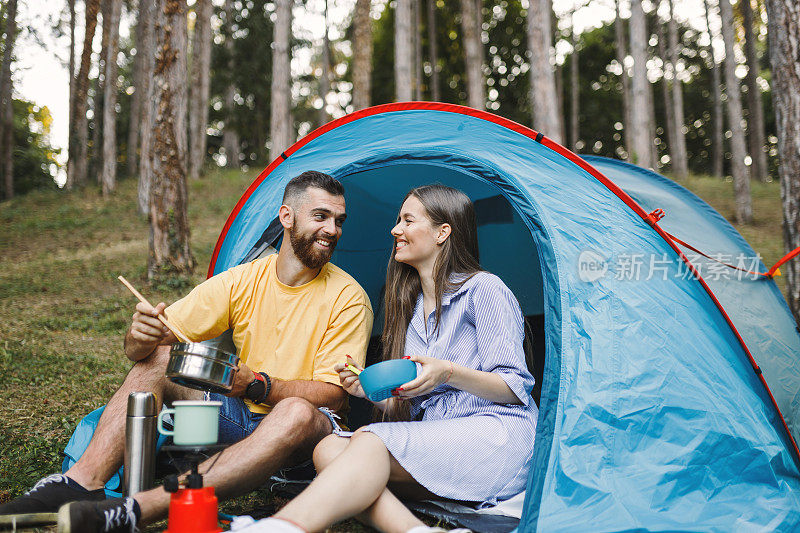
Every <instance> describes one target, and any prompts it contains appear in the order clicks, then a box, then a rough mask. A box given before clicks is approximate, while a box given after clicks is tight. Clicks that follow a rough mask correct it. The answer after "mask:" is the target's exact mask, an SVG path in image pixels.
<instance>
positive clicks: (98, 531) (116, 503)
mask: <svg viewBox="0 0 800 533" xmlns="http://www.w3.org/2000/svg"><path fill="white" fill-rule="evenodd" d="M138 521H139V509H138V505H136V502H135V501H134V499H133V498H111V499H109V500H105V501H102V502H91V501H87V502H72V503H68V504H66V505H64V506H62V507H61V509H59V510H58V533H133V532H135V531H137V529H136V523H137V522H138Z"/></svg>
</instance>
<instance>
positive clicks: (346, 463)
mask: <svg viewBox="0 0 800 533" xmlns="http://www.w3.org/2000/svg"><path fill="white" fill-rule="evenodd" d="M389 458H390V455H389V451H388V450H387V449H386V446H384V445H383V441H382V440H381V439H380V438H378V437H377V436H376V435H373V434H371V433H366V432H357V433H356V434H355V435H354V436H353V437H352V438H351V439H350V443H349V444H348V445H347V447H346V448H345V449H344V451H342V452H341V453H340V454H339V455H338V456H337V457H336V460H334V461H332V462H331V463H330V464H329V465H328V466H327V467H326V468H325V469H324V470H323V471H322V472H320V473H319V474H318V475H317V477H316V479H314V481H313V482H312V483H311V484H310V485H309V486H308V487H307V488H306V490H304V491H303V492H301V493H300V494H299V495H298V496H297V497H296V498H295V499H293V500H292V501H290V502H289V503H288V504H287V505H286V506H285V507H284V508H283V509H281V510H280V511H279V512H278V513H277V514H275V518H285V519H287V520H289V521H291V522H294V523H296V524H299V525H300V526H301V527H303V528H304V529H307V530H309V531H322V530H324V529H325V528H326V527H328V526H330V525H331V524H334V523H336V522H339V521H340V520H343V519H345V518H349V517H351V516H354V515H356V514H358V513H360V512H361V511H363V510H364V509H366V508H367V507H369V506H370V505H372V504H373V503H374V502H375V500H376V499H378V496H380V495H381V492H383V490H384V489H385V488H386V483H388V481H389V472H390V461H389Z"/></svg>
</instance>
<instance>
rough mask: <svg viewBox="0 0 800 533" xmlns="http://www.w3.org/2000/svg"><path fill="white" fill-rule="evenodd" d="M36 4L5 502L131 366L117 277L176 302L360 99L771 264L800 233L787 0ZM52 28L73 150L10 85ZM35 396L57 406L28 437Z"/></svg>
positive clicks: (22, 129)
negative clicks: (237, 220)
mask: <svg viewBox="0 0 800 533" xmlns="http://www.w3.org/2000/svg"><path fill="white" fill-rule="evenodd" d="M34 1H35V0H2V3H0V185H1V187H0V193H2V198H3V200H2V201H0V223H2V227H3V231H2V234H0V254H1V255H2V257H3V259H2V265H1V266H0V300H1V301H2V302H3V305H2V307H3V309H4V310H3V311H2V313H0V368H1V369H2V372H0V373H1V374H2V375H3V378H2V384H3V386H2V387H0V500H2V499H4V498H5V497H9V496H11V495H14V494H18V493H19V492H20V491H22V490H23V489H24V488H25V487H27V486H29V485H30V483H31V482H32V481H35V479H37V478H38V477H41V476H43V475H46V474H48V473H50V472H51V471H53V470H54V469H55V468H56V467H57V463H58V460H59V459H58V452H59V451H60V450H61V449H63V445H64V443H65V438H66V435H68V433H69V432H70V431H71V429H72V428H73V427H74V425H75V422H76V421H77V420H78V419H79V418H80V417H81V416H83V415H85V414H86V413H87V412H88V411H90V410H91V409H92V408H94V407H96V406H97V405H100V404H101V403H102V401H103V400H104V399H106V398H107V397H108V395H109V394H110V393H111V392H113V390H114V386H115V384H117V383H119V381H120V379H121V376H122V375H123V374H124V371H125V362H124V361H122V360H120V359H121V358H120V354H119V346H118V343H119V340H120V339H121V336H122V334H123V332H124V330H125V328H126V326H127V323H128V321H129V315H130V309H131V308H132V302H130V301H129V299H128V296H127V295H126V294H125V293H124V292H123V291H124V289H122V288H121V286H120V287H117V286H116V285H118V284H117V283H116V282H115V281H113V280H114V277H115V276H116V275H117V274H119V273H122V274H124V275H126V277H128V278H129V279H131V280H132V281H135V282H136V283H137V284H145V283H146V282H148V281H149V282H150V285H149V286H148V287H147V288H146V291H147V292H148V293H149V294H157V295H159V297H161V298H162V299H165V300H169V299H170V298H172V299H174V298H177V297H179V296H180V295H181V294H183V293H184V292H185V291H186V290H187V289H188V288H189V287H191V286H192V285H193V284H194V283H197V282H199V281H200V280H201V279H202V277H203V276H202V274H201V273H202V272H203V271H204V270H205V266H206V264H207V262H208V259H209V257H210V250H211V247H212V246H213V242H214V239H215V237H216V234H217V233H218V231H219V229H220V228H221V225H222V223H223V221H224V218H225V216H226V215H227V214H228V213H229V212H230V209H231V208H232V206H233V204H234V203H235V201H236V199H237V198H238V196H239V195H240V194H241V192H242V191H243V190H244V189H245V188H246V186H247V184H248V183H249V182H250V181H251V180H252V179H253V178H254V175H255V173H256V172H257V171H258V170H260V169H261V168H263V167H265V166H266V165H267V164H268V163H269V162H270V161H271V160H272V159H273V158H274V157H275V155H276V154H278V153H280V152H281V151H282V150H283V149H285V148H286V147H288V146H289V144H291V143H292V142H293V141H294V140H296V139H297V138H299V137H302V136H303V135H305V134H306V133H308V132H310V131H311V130H312V129H314V128H316V127H318V126H320V125H322V124H324V123H326V122H328V121H329V120H331V119H332V118H337V117H340V116H343V115H344V114H346V113H350V112H352V111H354V110H356V109H361V108H364V107H367V106H369V105H376V104H381V103H388V102H394V101H406V100H435V101H443V102H449V103H456V104H462V105H469V106H472V107H477V108H481V109H485V110H487V111H490V112H492V113H496V114H499V115H501V116H504V117H506V118H509V119H511V120H514V121H517V122H519V123H521V124H525V125H529V126H532V127H533V128H534V129H536V130H538V131H542V132H543V133H544V134H545V135H547V136H548V137H551V138H552V139H554V140H556V141H558V142H561V143H562V144H564V145H565V146H567V147H568V148H570V149H571V150H573V151H575V152H576V153H586V154H597V155H604V156H608V157H615V158H618V159H625V160H628V161H631V162H634V163H636V164H639V165H641V166H645V167H650V168H654V169H655V170H657V171H659V172H661V173H664V174H666V175H668V176H669V177H672V178H673V179H675V180H676V181H679V182H680V183H682V184H683V185H685V186H687V187H689V188H691V189H692V190H694V191H695V192H697V193H698V194H699V195H700V196H701V197H703V198H704V199H706V200H707V201H709V203H711V204H712V205H714V207H716V208H717V209H718V210H720V212H721V213H722V214H723V215H724V216H725V217H726V218H728V219H730V220H731V221H732V222H734V223H735V224H736V227H737V229H738V230H739V231H740V232H742V234H743V235H744V236H745V237H746V238H747V239H748V241H749V242H750V243H751V244H752V245H753V247H754V248H755V249H756V250H757V251H760V252H762V253H763V254H764V256H765V258H766V259H767V263H771V262H773V261H775V260H777V259H778V258H780V256H781V255H783V253H784V252H785V251H788V250H791V249H793V248H795V247H797V246H800V242H797V241H798V231H797V225H798V223H799V221H800V217H798V212H797V211H798V209H797V204H798V202H800V194H798V192H797V186H798V185H797V182H798V181H800V153H798V151H799V150H800V149H798V148H797V147H796V146H795V147H794V148H792V146H793V145H800V143H798V142H797V141H798V139H800V130H798V128H800V102H798V97H796V96H793V97H792V98H794V101H791V98H790V95H798V94H800V78H799V77H798V74H797V72H798V71H800V69H798V65H797V60H796V59H793V58H797V57H800V53H798V52H799V51H797V50H795V51H794V52H792V50H793V49H791V48H787V47H786V45H785V43H786V41H787V40H786V39H785V35H788V36H789V37H791V38H794V39H795V41H794V42H795V46H796V42H797V37H798V35H800V30H799V29H798V24H800V23H799V22H798V20H797V17H795V19H793V20H792V19H789V20H787V18H786V17H785V13H788V12H791V10H792V9H794V10H795V13H797V11H796V10H797V7H798V6H797V2H796V1H794V0H785V1H779V0H737V1H736V2H735V3H731V2H730V0H692V1H688V0H681V1H677V0H676V1H675V3H674V5H673V3H672V1H670V0H653V1H641V0H630V1H629V0H624V1H623V0H617V1H616V2H615V1H614V0H594V1H592V2H585V1H581V0H574V1H572V0H565V1H556V2H555V3H553V2H551V1H550V0H530V1H524V0H501V1H489V0H393V1H391V2H390V1H372V2H370V1H367V0H327V1H325V0H307V1H301V0H295V1H291V0H275V1H266V0H214V1H211V0H194V1H191V0H190V1H185V0H153V1H150V2H147V1H145V0H139V1H137V0H65V1H64V2H63V4H59V6H60V7H61V8H62V9H61V10H60V11H59V12H54V13H52V14H51V15H52V17H51V19H50V23H49V27H47V28H45V29H42V27H41V25H38V24H37V25H33V24H31V23H30V21H26V20H24V17H19V16H18V15H19V13H21V12H24V8H25V7H26V3H27V2H34ZM596 13H601V14H602V16H595V15H594V14H596ZM311 16H313V17H316V19H317V20H322V21H324V22H323V23H322V24H324V31H323V32H322V33H323V34H324V36H323V37H321V38H318V37H317V36H316V35H317V33H314V32H310V31H308V29H307V27H304V25H303V24H302V21H303V20H304V19H305V18H308V17H311ZM587 17H588V18H592V17H594V18H595V19H596V20H592V21H591V23H590V24H587V23H585V22H581V21H585V20H586V19H587ZM298 21H300V22H298ZM34 26H36V27H34ZM168 26H170V27H174V28H176V29H177V30H176V31H174V32H167V31H165V28H166V27H168ZM120 27H122V28H128V29H129V31H128V32H122V34H123V35H124V37H120V33H121V32H120ZM43 32H46V33H47V35H45V34H44V33H43ZM50 37H55V38H57V39H58V40H59V41H58V42H63V41H64V40H66V41H67V42H69V43H70V46H69V49H68V50H58V51H57V52H58V55H59V56H60V57H63V58H65V59H64V62H65V64H66V68H67V69H68V71H69V72H70V73H71V76H70V80H71V82H70V84H69V87H66V86H65V87H58V86H54V87H53V88H52V90H53V91H68V92H69V96H70V97H69V101H70V106H69V107H70V116H69V127H68V130H69V139H68V144H69V147H68V149H59V148H54V146H53V141H52V134H51V132H52V128H53V117H52V115H51V114H50V111H49V110H48V108H47V107H45V106H43V105H41V102H35V101H31V100H32V99H31V98H29V97H27V96H26V94H25V93H24V91H22V90H21V87H22V86H21V85H20V84H19V83H18V81H19V79H20V77H21V76H22V72H21V71H20V64H21V63H22V62H21V59H23V58H24V56H25V55H26V54H27V53H29V49H26V47H27V46H42V47H46V46H47V44H46V43H48V42H51V41H52V39H50ZM789 41H791V39H789ZM20 42H24V43H27V44H26V45H25V46H26V47H20V46H16V47H15V44H18V43H20ZM30 43H34V44H33V45H31V44H30ZM36 43H40V44H36ZM531 43H537V45H535V46H532V45H531ZM776 43H777V44H776ZM165 47H166V48H165ZM159 50H161V52H160V53H159V52H158V51H159ZM165 50H166V51H170V52H174V53H164V51H165ZM53 52H56V51H53ZM793 53H794V55H792V54H793ZM170 58H172V60H170ZM787 58H788V59H787ZM776 65H777V68H776ZM792 71H794V72H795V74H794V78H791V72H792ZM786 72H790V75H789V76H788V77H787V75H786ZM778 74H780V75H778ZM781 76H783V78H781ZM787 79H788V80H789V82H788V83H787V82H786V80H787ZM782 80H783V81H782ZM791 83H795V85H794V87H796V90H794V91H790V90H786V89H785V88H786V87H790V86H791ZM170 95H172V96H173V98H171V99H170V98H168V97H169V96H170ZM165 106H166V107H165ZM170 106H172V107H170ZM792 106H793V107H792ZM791 117H797V118H798V120H791ZM792 128H794V129H792ZM159 132H160V133H159ZM637 132H638V133H637ZM167 133H170V134H171V135H167ZM169 138H172V139H175V143H176V144H173V145H170V144H169V142H168V140H167V139H169ZM792 150H794V151H793V152H792ZM173 152H174V154H175V157H171V158H170V157H162V156H164V155H165V154H170V153H173ZM165 161H166V164H165V163H164V162H165ZM792 180H794V181H792ZM779 182H780V184H779ZM170 212H171V213H177V216H174V217H171V218H170V217H165V216H164V215H165V214H166V213H170ZM170 224H175V225H174V226H170ZM781 226H783V231H781ZM190 227H191V228H192V232H191V238H192V241H191V246H190V240H189V235H190V232H189V228H190ZM170 234H171V235H178V237H179V238H178V239H173V240H170V239H164V238H159V236H164V235H170ZM159 246H160V248H159ZM196 266H199V267H198V268H196ZM768 266H769V265H768ZM784 270H785V271H786V273H787V274H788V276H786V278H788V281H789V283H788V284H787V283H785V282H784V280H785V279H786V278H778V282H779V284H781V287H782V289H784V290H785V292H786V295H787V299H788V301H789V303H790V305H791V306H792V309H793V311H794V312H795V314H796V316H797V313H798V302H800V287H798V283H797V279H798V277H800V275H798V270H797V267H796V265H795V266H792V265H787V267H786V268H785V269H784ZM98 295H102V296H98ZM65 353H69V354H70V357H69V358H67V359H66V360H65V358H64V357H63V354H65ZM98 375H100V376H101V378H100V379H99V380H97V379H96V376H98ZM92 379H95V381H94V384H93V386H92V387H91V390H89V391H87V390H86V389H87V388H86V383H87V380H92ZM43 387H46V388H48V390H50V389H52V388H55V389H56V390H58V391H59V392H58V394H57V395H56V396H54V397H53V398H52V400H50V399H48V400H47V402H50V403H49V405H48V406H46V407H45V406H44V405H42V408H43V409H46V410H51V411H52V413H51V414H52V415H53V416H52V417H49V418H48V419H46V420H41V421H39V423H38V424H35V425H33V429H31V416H27V415H26V413H27V411H26V407H27V406H29V405H32V404H36V403H38V402H40V401H41V400H40V399H39V396H38V393H37V391H39V390H41V388H43Z"/></svg>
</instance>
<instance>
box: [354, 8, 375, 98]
mask: <svg viewBox="0 0 800 533" xmlns="http://www.w3.org/2000/svg"><path fill="white" fill-rule="evenodd" d="M369 9H370V0H356V7H355V11H354V13H353V26H354V28H355V35H354V36H353V110H354V111H358V110H359V109H364V108H365V107H369V105H370V100H371V98H370V96H371V92H372V18H371V17H370V15H369Z"/></svg>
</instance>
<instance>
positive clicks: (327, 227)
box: [0, 171, 373, 532]
mask: <svg viewBox="0 0 800 533" xmlns="http://www.w3.org/2000/svg"><path fill="white" fill-rule="evenodd" d="M282 203H283V205H281V207H280V209H279V211H278V218H279V220H280V222H281V224H282V225H283V228H284V232H283V244H282V246H281V248H280V251H279V252H278V253H277V254H273V255H270V256H267V257H264V258H261V259H257V260H255V261H253V262H251V263H247V264H244V265H239V266H237V267H234V268H232V269H230V270H228V271H226V272H223V273H221V274H218V275H216V276H214V277H212V278H210V279H208V280H206V281H205V282H203V283H202V284H200V285H198V286H197V287H195V288H194V290H192V291H191V292H190V293H189V294H188V295H187V296H186V297H184V298H183V299H181V300H179V301H177V302H175V303H174V304H172V305H171V306H169V307H166V305H165V304H164V303H159V304H158V305H157V306H156V307H155V308H153V307H150V306H147V305H145V304H142V303H140V304H138V305H137V306H136V313H134V315H133V320H132V323H131V327H130V329H129V330H128V333H127V335H126V337H125V354H126V355H127V357H128V358H129V359H131V360H132V361H134V362H135V363H134V365H133V367H132V368H131V370H130V372H129V373H128V375H127V377H126V378H125V382H124V383H123V384H122V386H121V387H120V388H119V390H117V392H116V393H115V394H114V396H113V397H112V398H111V400H110V401H109V403H108V405H107V406H106V409H105V411H104V412H103V415H102V417H101V418H100V421H99V424H98V426H97V429H96V431H95V433H94V436H93V438H92V441H91V443H90V444H89V447H88V448H87V449H86V451H85V453H84V454H83V456H82V457H81V458H80V460H78V462H77V463H76V464H75V465H74V466H73V467H72V468H70V469H69V470H68V471H67V472H65V473H64V474H63V475H61V474H54V475H52V476H49V477H47V478H44V479H43V480H41V481H39V483H37V484H36V485H35V486H34V488H33V489H32V490H31V491H29V492H28V493H26V495H25V496H22V497H20V498H17V499H16V500H14V501H12V502H9V503H7V504H5V505H3V506H0V514H5V515H8V514H20V513H40V512H55V511H57V510H58V511H59V531H69V532H94V531H133V530H134V529H135V528H136V525H137V524H140V525H141V524H143V523H149V522H153V521H156V520H158V519H161V518H162V517H164V516H165V515H166V513H167V510H168V507H169V498H170V495H169V493H167V492H165V491H164V489H163V488H161V487H158V488H155V489H152V490H149V491H146V492H140V493H138V494H136V495H134V497H133V498H118V499H109V500H105V499H104V497H105V496H104V492H103V486H104V484H105V483H106V481H107V480H108V479H109V478H110V477H111V476H112V475H113V473H114V472H116V471H117V469H119V467H120V464H121V463H122V459H123V451H124V450H123V447H124V442H125V417H126V404H127V398H128V395H129V394H130V393H131V392H134V391H152V392H153V393H155V395H156V398H158V399H159V400H162V399H163V400H164V401H166V402H168V403H171V402H173V401H175V400H203V399H210V400H219V401H222V408H221V411H220V427H219V430H220V431H219V434H220V442H221V443H233V444H231V445H230V446H229V447H228V448H227V449H225V450H224V451H223V452H221V453H220V454H219V456H214V457H211V458H210V459H209V460H208V461H207V462H205V463H204V464H202V465H201V466H200V472H203V473H204V484H205V485H207V486H213V487H215V490H216V493H217V495H218V496H219V497H220V498H229V497H232V496H235V495H238V494H242V493H245V492H247V491H250V490H252V489H254V488H256V487H258V486H259V485H261V484H263V483H264V482H265V481H266V480H267V479H268V478H269V476H270V475H272V474H273V473H274V472H276V471H277V470H278V469H280V468H282V467H285V466H289V465H292V464H295V463H298V462H302V461H303V460H306V459H308V458H310V457H311V452H312V450H313V449H314V446H315V445H316V444H317V442H319V441H320V440H321V439H322V438H323V437H325V436H326V435H328V434H330V433H332V432H334V433H338V432H339V431H340V430H341V429H340V428H339V426H338V424H337V422H336V418H338V417H337V416H336V415H335V413H336V412H337V411H342V410H343V409H344V408H345V407H346V405H347V394H346V393H345V391H344V390H343V389H342V387H341V386H340V385H339V377H338V373H337V372H336V371H335V370H334V368H333V367H334V365H335V364H336V363H338V362H341V361H343V360H344V359H345V357H346V356H347V355H350V356H352V357H353V358H354V359H356V361H357V362H358V363H359V364H361V365H363V363H364V358H365V354H366V348H367V343H368V341H369V334H370V331H371V329H372V320H373V313H372V308H371V306H370V302H369V298H368V297H367V294H366V293H365V292H364V290H363V289H362V288H361V286H360V285H359V284H358V283H357V282H356V281H355V280H354V279H353V278H352V277H350V276H349V275H348V274H347V273H345V272H344V271H343V270H342V269H340V268H338V267H336V266H334V265H333V264H331V263H329V262H328V261H329V260H330V258H331V254H332V253H333V250H334V248H335V247H336V243H337V241H338V240H339V237H340V236H341V233H342V224H343V223H344V220H345V218H346V216H347V215H346V213H345V200H344V188H343V187H342V185H341V183H339V182H338V181H336V180H335V179H333V178H332V177H330V176H328V175H327V174H323V173H321V172H314V171H308V172H304V173H303V174H301V175H300V176H298V177H296V178H294V179H292V180H291V181H290V182H289V183H288V184H287V185H286V189H285V191H284V196H283V202H282ZM161 313H164V314H165V315H166V317H167V319H168V320H169V322H170V323H171V324H172V325H173V326H174V327H176V328H177V329H178V331H179V333H181V334H182V335H183V336H184V337H185V338H187V339H189V340H191V341H194V342H197V341H202V340H206V339H211V338H214V337H217V336H219V335H220V334H221V333H223V332H224V331H226V330H228V329H231V330H232V331H233V341H234V344H235V345H236V347H237V349H238V354H239V357H240V359H241V363H240V365H239V370H238V372H237V374H236V378H235V381H234V385H233V390H232V391H231V392H230V393H229V394H227V395H225V396H223V395H220V394H216V393H203V392H201V391H197V390H193V389H189V388H186V387H182V386H180V385H177V384H175V383H172V382H170V381H169V380H168V379H166V378H165V376H164V373H165V369H166V365H167V361H168V359H169V351H170V348H169V345H170V344H172V343H174V342H176V341H177V339H176V338H175V336H174V335H173V334H172V333H171V332H170V331H169V330H168V329H167V328H165V327H164V326H163V325H162V324H161V322H160V321H159V320H158V315H159V314H161Z"/></svg>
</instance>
